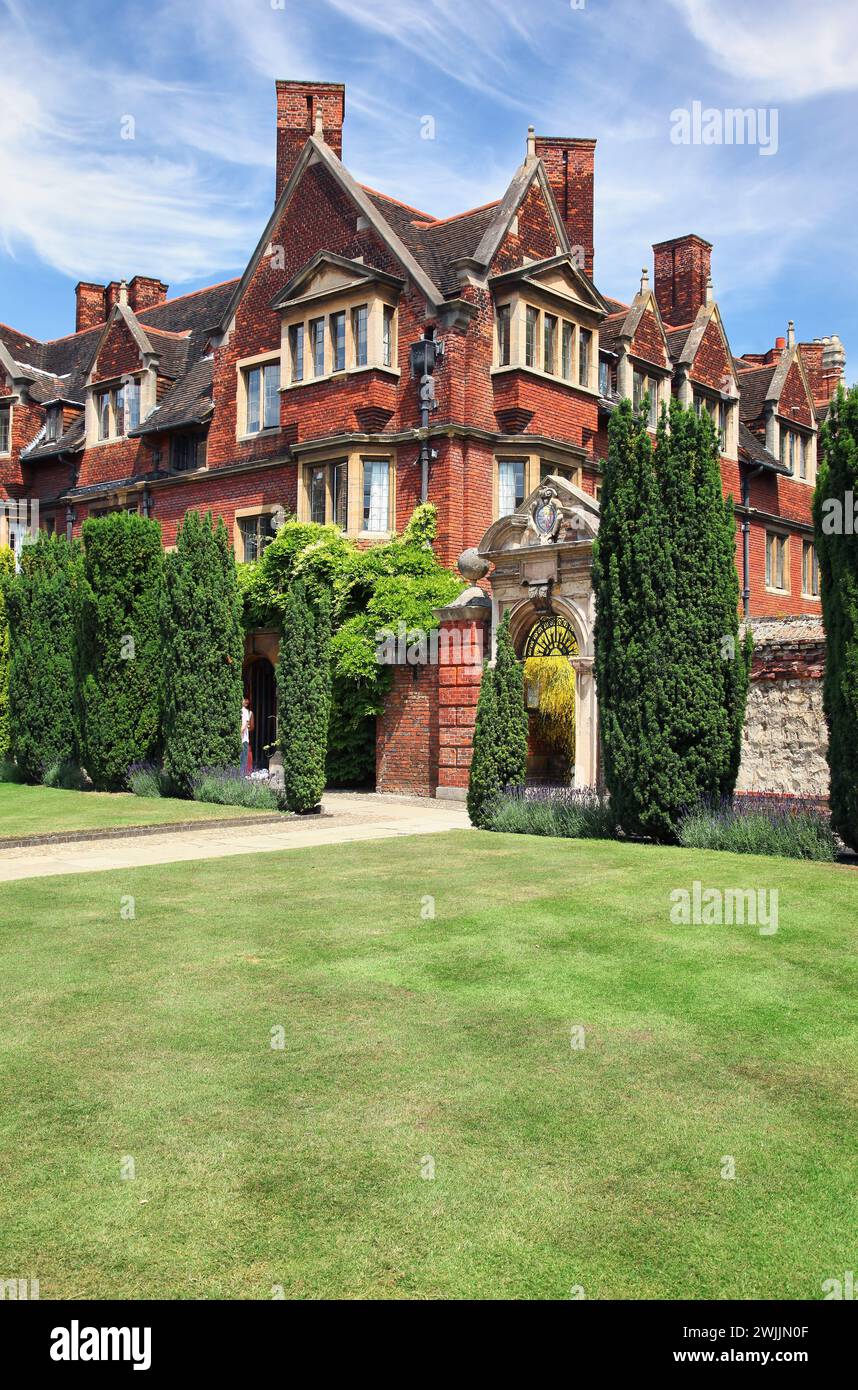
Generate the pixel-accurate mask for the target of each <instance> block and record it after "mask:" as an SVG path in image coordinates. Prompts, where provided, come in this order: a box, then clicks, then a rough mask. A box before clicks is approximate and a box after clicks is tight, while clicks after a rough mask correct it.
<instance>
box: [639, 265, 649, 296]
mask: <svg viewBox="0 0 858 1390" xmlns="http://www.w3.org/2000/svg"><path fill="white" fill-rule="evenodd" d="M640 292H641V294H648V293H649V271H648V270H647V268H646V266H642V267H641V288H640Z"/></svg>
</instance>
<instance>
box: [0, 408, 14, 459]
mask: <svg viewBox="0 0 858 1390" xmlns="http://www.w3.org/2000/svg"><path fill="white" fill-rule="evenodd" d="M11 452H12V407H11V406H10V405H0V454H9V453H11Z"/></svg>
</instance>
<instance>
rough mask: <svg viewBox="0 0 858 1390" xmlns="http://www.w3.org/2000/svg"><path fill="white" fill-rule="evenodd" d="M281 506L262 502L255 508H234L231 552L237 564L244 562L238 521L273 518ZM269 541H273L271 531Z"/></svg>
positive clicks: (275, 503)
mask: <svg viewBox="0 0 858 1390" xmlns="http://www.w3.org/2000/svg"><path fill="white" fill-rule="evenodd" d="M281 506H282V504H281V503H280V502H262V503H257V505H256V506H255V507H237V508H236V510H235V514H234V517H233V523H232V550H233V554H234V556H235V558H236V560H237V561H238V562H239V563H242V562H243V561H244V537H243V536H242V534H241V527H240V526H239V524H238V523H239V521H241V520H245V521H246V520H247V518H248V517H251V516H273V515H274V513H275V512H277V511H280V510H281ZM271 539H272V540H273V539H274V532H273V531H272V533H271Z"/></svg>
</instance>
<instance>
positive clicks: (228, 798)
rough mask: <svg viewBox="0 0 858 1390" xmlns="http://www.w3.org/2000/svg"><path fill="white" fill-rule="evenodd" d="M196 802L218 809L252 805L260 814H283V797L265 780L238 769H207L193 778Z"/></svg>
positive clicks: (192, 784)
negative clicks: (208, 804)
mask: <svg viewBox="0 0 858 1390" xmlns="http://www.w3.org/2000/svg"><path fill="white" fill-rule="evenodd" d="M191 796H192V797H193V799H194V801H210V802H214V803H215V804H216V805H218V806H250V807H252V808H253V809H254V810H257V811H283V810H285V809H286V808H285V804H284V801H283V798H282V797H281V795H280V794H279V793H278V792H277V791H275V789H274V788H273V787H270V786H269V785H268V783H267V782H263V781H262V780H261V779H251V778H248V777H245V776H243V775H242V773H241V772H239V770H238V768H236V767H204V768H201V769H200V771H199V772H197V773H195V774H194V776H193V777H192V778H191Z"/></svg>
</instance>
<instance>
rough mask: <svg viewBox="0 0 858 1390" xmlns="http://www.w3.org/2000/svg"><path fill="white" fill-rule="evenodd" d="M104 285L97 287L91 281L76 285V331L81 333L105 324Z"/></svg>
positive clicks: (82, 281)
mask: <svg viewBox="0 0 858 1390" xmlns="http://www.w3.org/2000/svg"><path fill="white" fill-rule="evenodd" d="M104 294H105V291H104V285H96V284H95V283H94V282H93V281H91V280H81V281H80V283H79V284H77V285H75V290H74V299H75V316H74V331H75V333H80V332H81V331H82V330H83V329H84V328H95V327H96V326H97V325H98V324H99V323H104V319H105V312H104V303H105V299H104Z"/></svg>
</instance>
